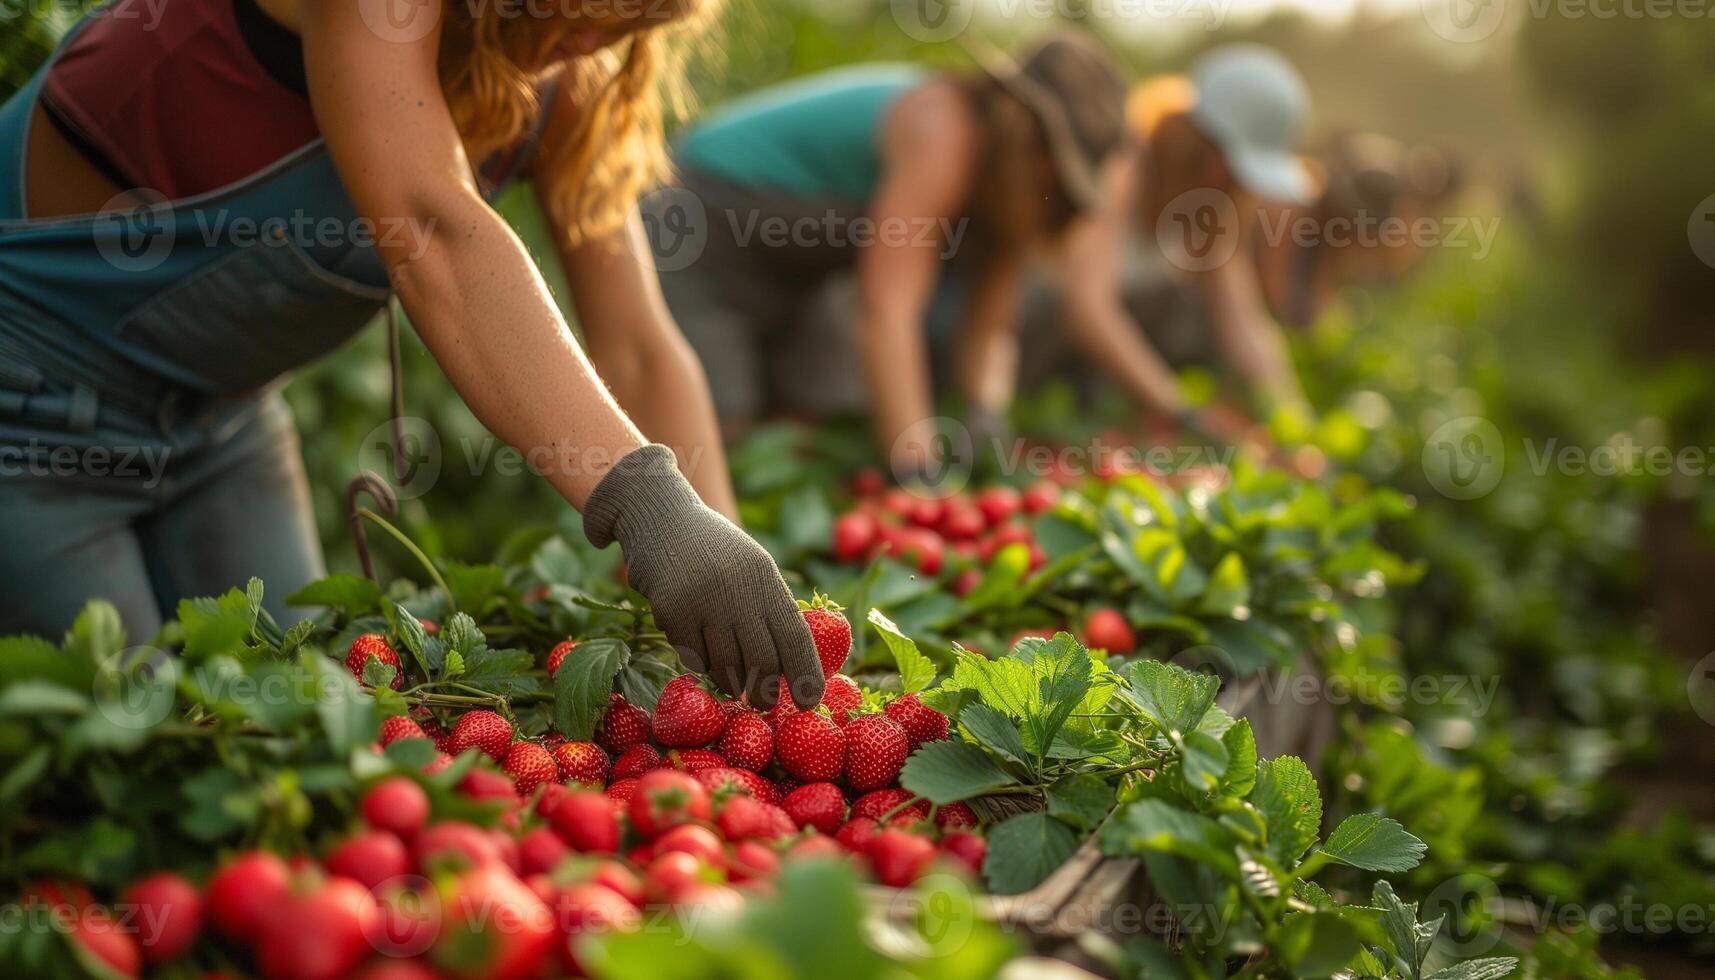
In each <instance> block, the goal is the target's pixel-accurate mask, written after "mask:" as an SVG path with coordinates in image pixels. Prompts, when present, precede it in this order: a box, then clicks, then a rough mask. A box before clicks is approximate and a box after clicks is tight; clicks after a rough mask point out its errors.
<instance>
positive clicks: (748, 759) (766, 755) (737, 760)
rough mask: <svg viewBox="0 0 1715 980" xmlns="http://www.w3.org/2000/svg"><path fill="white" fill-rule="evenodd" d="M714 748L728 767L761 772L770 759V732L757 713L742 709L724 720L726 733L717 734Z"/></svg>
mask: <svg viewBox="0 0 1715 980" xmlns="http://www.w3.org/2000/svg"><path fill="white" fill-rule="evenodd" d="M737 703H738V702H736V701H728V702H727V704H737ZM715 749H716V751H718V752H720V754H721V755H723V756H725V757H726V761H727V762H728V763H729V764H731V765H733V766H736V767H738V768H740V769H749V770H750V771H751V772H761V771H762V770H764V769H766V768H768V763H769V762H771V761H773V759H774V729H772V728H769V727H768V722H766V721H764V720H763V719H762V716H761V715H760V714H757V713H756V712H754V711H751V710H750V709H748V708H745V709H743V710H741V711H739V712H737V713H735V714H733V715H732V717H731V718H729V719H728V720H727V725H726V731H724V732H722V733H721V740H720V744H718V745H716V746H715Z"/></svg>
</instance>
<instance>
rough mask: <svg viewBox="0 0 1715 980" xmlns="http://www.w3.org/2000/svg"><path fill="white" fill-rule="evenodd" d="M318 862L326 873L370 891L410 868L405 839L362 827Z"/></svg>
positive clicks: (406, 872) (386, 832) (407, 872)
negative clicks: (348, 880)
mask: <svg viewBox="0 0 1715 980" xmlns="http://www.w3.org/2000/svg"><path fill="white" fill-rule="evenodd" d="M322 864H323V866H324V867H326V868H327V870H328V874H333V875H339V876H340V877H342V878H350V879H351V880H352V881H355V882H357V883H358V884H360V885H362V886H363V887H365V888H368V889H370V890H371V891H373V890H375V889H376V888H379V887H380V886H381V884H382V882H385V881H386V880H387V879H389V878H396V877H398V876H399V875H403V874H409V873H410V871H411V858H410V855H409V854H407V853H406V851H405V842H404V841H402V840H400V839H399V835H397V834H393V833H389V832H388V831H385V830H366V831H362V832H360V833H357V834H355V835H353V836H351V837H349V838H347V839H346V840H344V841H342V842H341V843H340V844H339V845H338V846H337V847H335V848H334V849H333V850H331V851H329V852H328V855H327V858H326V859H325V860H323V861H322Z"/></svg>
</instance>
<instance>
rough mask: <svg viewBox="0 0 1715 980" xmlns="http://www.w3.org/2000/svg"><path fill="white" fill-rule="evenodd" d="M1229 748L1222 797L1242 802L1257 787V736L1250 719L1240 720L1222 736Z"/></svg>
mask: <svg viewBox="0 0 1715 980" xmlns="http://www.w3.org/2000/svg"><path fill="white" fill-rule="evenodd" d="M1221 744H1222V745H1224V746H1226V748H1227V771H1226V773H1225V774H1224V775H1222V777H1221V795H1222V796H1225V797H1226V798H1227V799H1230V800H1242V799H1244V798H1245V797H1247V796H1249V795H1250V792H1251V789H1252V788H1254V787H1255V786H1256V763H1257V752H1256V735H1255V734H1253V733H1252V732H1251V723H1250V719H1248V718H1240V719H1238V720H1237V721H1235V722H1234V723H1233V725H1232V727H1231V728H1228V729H1227V730H1226V732H1224V733H1223V734H1222V735H1221Z"/></svg>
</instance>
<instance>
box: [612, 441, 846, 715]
mask: <svg viewBox="0 0 1715 980" xmlns="http://www.w3.org/2000/svg"><path fill="white" fill-rule="evenodd" d="M584 534H585V535H586V536H588V537H589V539H590V543H591V544H593V545H595V546H596V547H597V548H605V547H607V546H608V545H609V544H611V543H612V542H614V541H616V540H617V541H618V542H619V543H620V547H622V548H623V549H624V550H625V562H626V571H627V573H628V575H629V577H630V581H631V585H632V587H633V588H635V589H636V590H637V591H639V592H641V593H643V594H644V595H645V596H647V597H648V598H649V601H650V603H651V604H652V605H653V606H654V608H655V622H656V624H657V625H659V626H660V627H661V630H662V632H664V633H666V634H667V641H668V642H669V643H671V644H673V646H674V647H675V648H676V649H677V650H678V651H679V659H681V660H683V661H684V663H685V666H686V667H689V668H690V669H692V670H695V671H698V672H700V673H706V674H708V675H709V676H710V677H711V678H712V679H713V680H714V682H715V684H716V685H718V686H719V687H720V689H721V690H723V691H725V692H726V693H727V694H728V695H730V696H732V697H738V696H739V695H740V694H748V695H749V700H750V703H751V705H752V706H753V707H757V708H768V707H770V706H772V705H773V704H774V700H775V696H776V695H777V694H778V692H779V689H780V681H779V680H778V679H777V678H779V677H780V676H781V675H782V674H784V675H785V676H786V680H787V683H788V684H790V686H791V691H792V700H793V701H794V702H796V703H797V705H798V707H800V708H805V709H809V708H812V707H815V706H816V705H817V704H819V703H820V702H821V700H822V666H821V661H819V660H818V659H817V658H816V646H815V644H814V642H812V641H811V639H810V628H809V627H808V626H807V625H805V623H804V617H803V616H802V615H801V614H800V613H799V612H798V604H797V601H796V600H795V599H794V598H793V596H792V590H791V589H789V588H787V587H786V581H785V580H784V579H782V578H781V577H780V569H778V568H776V567H775V565H774V559H773V558H770V557H769V555H768V552H766V551H764V550H763V549H762V546H761V545H759V544H757V543H756V542H755V541H753V540H751V538H750V536H749V535H747V534H745V533H744V532H743V531H741V530H739V529H738V528H737V527H735V526H733V523H732V522H731V521H729V520H727V519H726V518H725V517H722V516H721V515H720V514H718V513H716V512H715V511H713V510H711V509H710V508H709V507H707V506H706V505H705V504H704V503H703V502H702V500H700V499H699V498H698V497H697V493H696V491H695V490H692V489H691V485H690V484H689V483H688V482H686V480H685V478H684V476H682V475H681V474H680V473H679V468H678V466H677V465H676V464H675V462H674V459H673V451H672V450H671V449H669V448H667V447H666V446H644V447H643V448H642V449H639V450H637V451H635V452H633V453H630V454H629V455H627V456H625V457H624V458H622V459H621V460H620V461H619V462H618V463H617V464H615V465H614V467H613V469H612V470H610V471H608V473H607V475H606V476H604V477H602V480H601V482H600V483H599V484H597V485H596V488H595V492H594V493H592V494H590V499H589V502H588V503H587V504H585V506H584Z"/></svg>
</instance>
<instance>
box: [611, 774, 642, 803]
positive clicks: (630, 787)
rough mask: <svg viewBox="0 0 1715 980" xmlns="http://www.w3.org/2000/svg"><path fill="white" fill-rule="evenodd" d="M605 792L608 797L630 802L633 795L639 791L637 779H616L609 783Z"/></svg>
mask: <svg viewBox="0 0 1715 980" xmlns="http://www.w3.org/2000/svg"><path fill="white" fill-rule="evenodd" d="M604 792H605V793H607V798H608V799H610V800H615V801H617V802H620V803H627V802H630V800H631V795H632V794H633V793H635V792H637V780H636V779H616V780H614V781H613V782H611V783H608V784H607V789H606V790H604Z"/></svg>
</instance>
